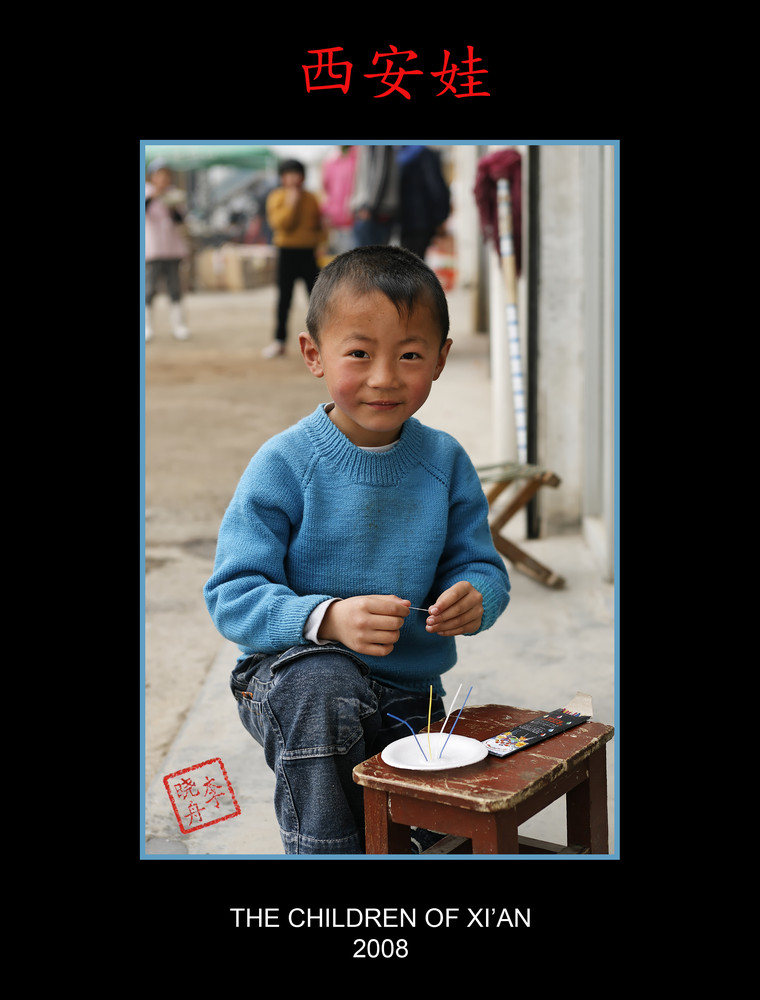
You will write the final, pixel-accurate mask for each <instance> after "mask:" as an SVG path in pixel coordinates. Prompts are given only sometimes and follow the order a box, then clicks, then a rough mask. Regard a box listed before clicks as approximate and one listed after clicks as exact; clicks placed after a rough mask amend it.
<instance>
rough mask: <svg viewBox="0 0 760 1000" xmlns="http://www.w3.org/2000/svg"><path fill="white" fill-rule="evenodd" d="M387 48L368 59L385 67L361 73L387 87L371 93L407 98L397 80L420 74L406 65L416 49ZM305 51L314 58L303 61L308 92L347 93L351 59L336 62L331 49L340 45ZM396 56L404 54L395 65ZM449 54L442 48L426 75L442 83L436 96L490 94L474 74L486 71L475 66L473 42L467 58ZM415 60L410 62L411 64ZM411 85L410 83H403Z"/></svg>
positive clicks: (468, 47)
mask: <svg viewBox="0 0 760 1000" xmlns="http://www.w3.org/2000/svg"><path fill="white" fill-rule="evenodd" d="M389 48H390V50H391V51H390V52H377V51H376V52H375V55H374V57H373V59H372V65H373V66H378V68H379V67H380V66H381V60H385V69H383V70H382V72H379V73H364V74H363V76H364V77H365V78H366V79H368V80H374V79H377V80H379V81H380V83H379V84H378V86H380V85H382V86H385V87H386V88H387V89H386V90H384V91H382V92H381V93H378V94H375V95H374V96H375V97H387V96H388V95H389V94H393V93H397V94H400V95H401V96H402V97H404V98H406V100H411V98H412V95H411V93H410V92H409V91H408V90H407V89H406V88H405V87H402V86H401V81H402V80H403V79H404V77H407V76H409V77H411V76H424V75H425V74H424V71H423V70H421V69H415V68H411V69H410V68H407V64H408V63H410V62H412V61H413V60H415V59H417V58H418V57H417V53H416V52H413V51H412V50H411V49H407V50H406V51H404V52H399V50H398V49H397V48H396V46H395V45H390V46H389ZM307 51H308V53H309V55H315V56H316V57H317V61H316V63H315V64H313V65H303V64H302V69H303V71H304V75H305V77H306V90H307V92H308V93H311V91H313V90H342V91H343V93H344V94H346V93H348V89H349V87H350V86H351V70H352V69H353V68H354V66H353V63H350V62H348V61H344V62H339V61H336V60H335V59H334V53H336V52H343V49H342V48H341V47H340V46H336V47H335V48H331V49H308V50H307ZM399 57H406V58H404V59H403V61H401V64H400V65H397V64H396V63H397V59H399ZM450 58H451V53H450V52H449V51H448V50H447V49H444V50H443V63H442V67H441V69H439V70H431V71H430V74H429V75H430V76H433V77H437V78H438V79H439V82H440V83H441V84H442V85H443V87H442V89H441V90H440V91H439V92H438V93H437V94H436V95H435V96H436V97H441V96H442V95H443V94H447V93H450V94H453V96H454V97H490V96H491V95H490V93H489V92H488V91H487V90H482V89H479V88H482V87H483V84H484V81H483V80H482V79H476V76H477V74H480V73H487V72H488V70H487V69H485V67H481V68H478V69H476V68H475V64H476V63H482V62H483V60H482V59H480V58H479V57H477V56H475V55H474V54H473V46H472V45H468V46H467V58H466V59H464V60H463V61H462V63H461V64H460V63H455V62H449V60H450ZM414 65H416V64H413V66H414ZM407 86H411V84H407Z"/></svg>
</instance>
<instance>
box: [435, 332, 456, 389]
mask: <svg viewBox="0 0 760 1000" xmlns="http://www.w3.org/2000/svg"><path fill="white" fill-rule="evenodd" d="M451 344H452V341H451V340H447V341H446V343H445V344H444V345H443V347H442V348H441V353H440V354H439V355H438V364H437V365H436V366H435V373H434V375H433V381H434V382H435V380H436V379H437V378H438V376H439V375H440V374H441V372H442V371H443V369H444V368H445V366H446V358H448V356H449V351H450V350H451Z"/></svg>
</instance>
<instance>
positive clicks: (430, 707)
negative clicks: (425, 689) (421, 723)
mask: <svg viewBox="0 0 760 1000" xmlns="http://www.w3.org/2000/svg"><path fill="white" fill-rule="evenodd" d="M432 710H433V685H432V684H431V685H430V704H429V705H428V750H429V751H430V759H431V760H432V759H433V748H432V747H431V746H430V715H431V712H432Z"/></svg>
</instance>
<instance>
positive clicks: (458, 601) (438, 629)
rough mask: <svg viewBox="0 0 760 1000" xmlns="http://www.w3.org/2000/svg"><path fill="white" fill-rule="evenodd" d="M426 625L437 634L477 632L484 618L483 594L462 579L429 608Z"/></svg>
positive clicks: (429, 630)
mask: <svg viewBox="0 0 760 1000" xmlns="http://www.w3.org/2000/svg"><path fill="white" fill-rule="evenodd" d="M428 610H429V612H430V617H429V618H428V620H427V622H426V625H425V627H426V628H427V630H428V632H435V634H436V635H464V634H465V633H468V632H477V630H478V629H479V628H480V623H481V622H482V620H483V596H482V595H481V593H480V591H478V590H476V589H475V588H474V587H473V585H472V584H471V583H468V582H467V581H466V580H461V581H460V582H459V583H455V584H454V586H453V587H450V588H449V589H448V590H445V591H444V592H443V593H442V594H441V596H440V597H439V598H438V600H437V601H436V602H435V604H433V605H431V607H430V608H429V609H428Z"/></svg>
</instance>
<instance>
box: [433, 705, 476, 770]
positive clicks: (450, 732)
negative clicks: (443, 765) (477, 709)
mask: <svg viewBox="0 0 760 1000" xmlns="http://www.w3.org/2000/svg"><path fill="white" fill-rule="evenodd" d="M471 692H472V688H470V690H469V691H468V692H467V698H469V697H470V693H471ZM467 698H465V700H464V701H463V702H462V708H464V706H465V705H466V704H467ZM462 708H460V709H459V715H457V717H456V719H454V726H456V724H457V722H459V716H460V715H461V714H462ZM454 726H452V727H451V729H450V730H449V735H448V736H447V737H446V743H448V742H449V740H450V739H451V734H452V733H453V732H454ZM446 743H444V744H443V746H442V747H441V752H440V753H439V754H438V758H439V759H440V758H441V757H442V756H443V751H444V750H445V749H446Z"/></svg>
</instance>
